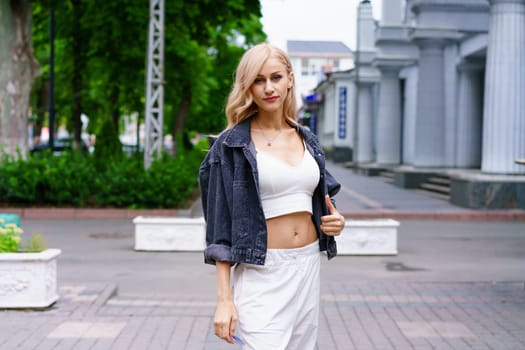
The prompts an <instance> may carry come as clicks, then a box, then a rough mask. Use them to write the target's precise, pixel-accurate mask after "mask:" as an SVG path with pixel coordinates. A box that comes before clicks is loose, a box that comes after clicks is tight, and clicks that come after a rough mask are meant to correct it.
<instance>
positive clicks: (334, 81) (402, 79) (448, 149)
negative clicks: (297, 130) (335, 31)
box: [313, 0, 525, 208]
mask: <svg viewBox="0 0 525 350" xmlns="http://www.w3.org/2000/svg"><path fill="white" fill-rule="evenodd" d="M354 55H355V62H356V67H355V68H354V69H351V70H348V71H346V72H340V73H331V74H328V77H327V79H325V80H324V81H323V82H322V83H320V84H319V85H318V86H317V87H316V89H315V92H316V93H317V94H319V95H320V97H319V101H321V102H320V103H319V105H318V106H317V110H316V111H314V112H313V113H314V114H316V115H317V116H318V118H317V119H318V120H317V121H316V122H315V123H313V124H315V125H317V126H318V130H317V131H318V136H319V139H320V140H321V142H322V143H323V146H324V147H326V148H327V149H336V150H339V152H338V153H337V154H339V155H343V156H344V157H346V160H347V161H352V163H353V165H354V166H355V167H356V169H360V171H365V172H367V171H368V172H369V173H372V172H377V171H379V170H380V169H389V170H390V171H392V172H393V173H394V174H393V177H394V182H395V183H396V185H399V186H402V187H416V186H418V185H419V183H420V182H421V181H426V179H427V178H429V177H430V176H432V175H433V174H439V175H445V176H447V177H448V178H449V179H450V189H449V194H450V200H451V202H453V203H455V204H459V205H462V206H465V207H470V208H525V176H524V175H525V165H521V164H519V163H520V161H519V160H520V159H523V158H525V0H456V1H443V0H424V1H423V0H383V6H382V18H381V20H380V21H379V22H377V21H375V20H374V19H373V17H372V8H371V5H370V1H367V0H363V1H361V3H360V5H359V8H358V19H357V48H356V51H355V52H354ZM344 149H346V150H348V151H347V152H341V150H344Z"/></svg>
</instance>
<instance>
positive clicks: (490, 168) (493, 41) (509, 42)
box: [481, 0, 525, 174]
mask: <svg viewBox="0 0 525 350" xmlns="http://www.w3.org/2000/svg"><path fill="white" fill-rule="evenodd" d="M485 73H486V74H485V105H484V110H483V149H482V163H481V170H482V171H483V172H486V173H496V174H523V173H525V170H524V167H523V166H522V165H518V164H515V163H514V161H515V160H516V159H518V158H523V157H525V0H490V27H489V42H488V48H487V66H486V72H485Z"/></svg>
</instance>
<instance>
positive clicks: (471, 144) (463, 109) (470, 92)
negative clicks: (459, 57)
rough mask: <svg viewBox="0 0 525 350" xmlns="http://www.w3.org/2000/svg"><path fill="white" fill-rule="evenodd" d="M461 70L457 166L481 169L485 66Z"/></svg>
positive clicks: (467, 66) (463, 66)
mask: <svg viewBox="0 0 525 350" xmlns="http://www.w3.org/2000/svg"><path fill="white" fill-rule="evenodd" d="M458 68H459V91H458V92H459V93H458V95H459V96H458V109H457V128H456V135H455V137H456V146H457V149H456V160H455V164H454V165H455V166H456V167H458V168H479V167H480V165H481V133H482V130H481V128H482V119H483V108H482V105H483V103H482V100H483V76H482V72H481V69H482V67H480V66H476V65H472V64H468V63H467V64H462V65H460V66H459V67H458Z"/></svg>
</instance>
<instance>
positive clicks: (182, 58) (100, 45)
mask: <svg viewBox="0 0 525 350" xmlns="http://www.w3.org/2000/svg"><path fill="white" fill-rule="evenodd" d="M47 4H48V2H47V1H46V0H34V7H35V8H34V10H33V14H34V16H35V17H34V18H35V25H34V27H33V29H34V34H33V35H34V36H35V49H36V52H37V56H38V58H39V60H40V62H41V63H42V65H43V66H44V69H43V72H44V74H43V76H42V78H41V79H40V80H39V81H38V82H37V84H35V87H36V88H37V89H35V91H34V98H33V105H34V106H35V110H36V111H37V112H38V115H39V116H40V119H41V120H42V117H43V116H44V115H45V113H44V110H45V107H46V106H45V105H46V104H45V100H44V99H42V98H39V96H44V95H45V94H46V91H47V90H46V89H47V79H48V69H47V66H48V58H49V57H48V49H49V44H48V42H49V34H48V30H47V28H48V23H49V22H48V21H49V19H48V5H47ZM260 17H261V13H260V4H259V1H257V0H213V1H212V0H196V1H192V2H188V1H184V0H174V1H169V2H166V3H165V81H166V85H165V133H171V134H172V135H173V137H174V138H175V139H179V140H180V137H181V135H182V133H183V132H184V130H186V129H187V126H190V127H191V129H195V130H197V131H210V130H218V129H220V128H222V126H223V125H224V124H223V121H224V116H223V112H222V110H223V107H224V100H225V98H226V94H227V93H228V91H229V88H230V86H231V78H232V73H233V69H234V67H235V65H236V64H237V61H238V58H239V56H240V54H242V52H243V48H242V47H243V46H249V45H251V44H253V43H255V42H258V41H261V40H264V38H265V36H264V33H263V31H262V26H261V23H260ZM56 21H57V30H56V39H55V46H56V70H55V77H56V83H55V87H56V89H55V92H56V97H55V101H56V102H55V103H56V113H57V116H58V118H59V119H60V120H61V121H62V122H67V125H68V128H69V129H70V130H73V134H74V136H75V139H77V138H79V137H80V113H85V114H86V115H88V116H89V117H90V127H91V128H92V129H91V130H90V131H91V132H93V131H94V130H98V127H99V124H100V123H102V122H103V121H104V120H105V119H106V116H110V117H111V119H112V121H113V123H114V125H115V127H116V128H117V130H118V128H119V126H120V123H119V120H120V116H121V115H123V114H129V113H131V112H134V111H138V112H139V113H140V114H143V111H144V102H145V101H144V95H145V65H146V49H147V36H148V21H149V6H148V4H147V2H144V1H143V0H126V1H124V0H114V1H106V0H90V1H85V0H84V1H83V0H71V1H68V2H57V7H56ZM240 39H242V40H240ZM37 45H38V46H37Z"/></svg>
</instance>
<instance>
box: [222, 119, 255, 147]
mask: <svg viewBox="0 0 525 350" xmlns="http://www.w3.org/2000/svg"><path fill="white" fill-rule="evenodd" d="M251 119H252V117H249V118H247V119H246V120H244V121H242V122H241V123H239V124H237V125H235V126H234V127H233V128H232V129H230V132H229V133H228V134H227V135H226V138H225V139H224V144H225V145H226V146H228V147H246V146H247V145H249V144H250V142H252V139H251V136H250V121H251Z"/></svg>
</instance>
